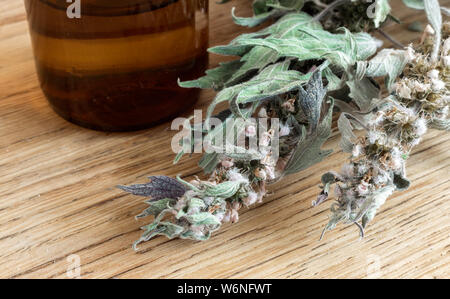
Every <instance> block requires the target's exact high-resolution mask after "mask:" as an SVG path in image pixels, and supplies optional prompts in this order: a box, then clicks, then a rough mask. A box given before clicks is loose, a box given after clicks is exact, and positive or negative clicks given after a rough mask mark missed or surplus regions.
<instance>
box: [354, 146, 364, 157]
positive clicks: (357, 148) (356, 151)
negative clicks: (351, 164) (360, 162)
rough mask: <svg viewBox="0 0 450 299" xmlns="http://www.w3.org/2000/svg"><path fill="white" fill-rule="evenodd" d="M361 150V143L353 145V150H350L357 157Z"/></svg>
mask: <svg viewBox="0 0 450 299" xmlns="http://www.w3.org/2000/svg"><path fill="white" fill-rule="evenodd" d="M362 152H363V148H362V146H361V144H357V145H355V146H354V147H353V151H352V155H353V157H354V158H357V157H359V156H360V155H361V154H362Z"/></svg>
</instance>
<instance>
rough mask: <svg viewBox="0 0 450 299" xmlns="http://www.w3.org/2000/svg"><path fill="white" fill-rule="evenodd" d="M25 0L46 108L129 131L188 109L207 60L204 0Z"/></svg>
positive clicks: (101, 126)
mask: <svg viewBox="0 0 450 299" xmlns="http://www.w3.org/2000/svg"><path fill="white" fill-rule="evenodd" d="M80 3H81V9H80V12H81V14H80V15H81V17H80V18H76V17H74V18H69V16H68V8H69V5H70V3H67V2H66V0H25V5H26V8H27V12H28V20H29V24H30V33H31V39H32V44H33V49H34V54H35V59H36V67H37V71H38V75H39V79H40V82H41V87H42V89H43V91H44V93H45V95H46V97H47V98H48V100H49V102H50V104H51V106H52V107H53V109H54V110H55V111H56V112H57V113H58V114H59V115H61V116H62V117H64V118H66V119H67V120H69V121H71V122H74V123H77V124H79V125H82V126H85V127H89V128H92V129H98V130H105V131H129V130H137V129H142V128H146V127H149V126H151V125H154V124H156V123H159V122H162V121H164V120H168V119H170V118H171V117H174V116H175V115H177V114H179V113H181V112H183V111H184V110H186V109H188V108H190V107H191V106H192V105H193V104H194V103H195V101H196V100H197V97H198V93H199V91H198V90H196V89H184V88H180V87H178V84H177V80H178V79H179V78H180V79H181V80H191V79H194V78H197V77H199V76H201V75H202V74H203V72H204V70H205V69H206V67H207V63H208V58H207V52H206V49H207V47H208V0H80Z"/></svg>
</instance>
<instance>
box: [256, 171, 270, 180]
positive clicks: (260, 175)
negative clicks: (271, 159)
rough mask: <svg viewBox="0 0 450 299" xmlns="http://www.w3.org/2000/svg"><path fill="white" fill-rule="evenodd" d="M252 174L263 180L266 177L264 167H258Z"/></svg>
mask: <svg viewBox="0 0 450 299" xmlns="http://www.w3.org/2000/svg"><path fill="white" fill-rule="evenodd" d="M254 174H255V176H256V177H257V178H258V179H261V180H263V181H265V180H266V179H267V173H266V171H265V170H264V169H261V168H258V169H256V170H255V172H254Z"/></svg>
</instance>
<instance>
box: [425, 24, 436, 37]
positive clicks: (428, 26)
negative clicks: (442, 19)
mask: <svg viewBox="0 0 450 299" xmlns="http://www.w3.org/2000/svg"><path fill="white" fill-rule="evenodd" d="M424 32H425V33H426V34H428V35H434V34H435V33H436V32H435V31H434V29H433V27H431V25H430V24H428V25H427V27H425V31H424Z"/></svg>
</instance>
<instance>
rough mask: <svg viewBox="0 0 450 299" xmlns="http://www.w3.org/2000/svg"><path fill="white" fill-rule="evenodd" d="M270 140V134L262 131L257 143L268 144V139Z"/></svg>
mask: <svg viewBox="0 0 450 299" xmlns="http://www.w3.org/2000/svg"><path fill="white" fill-rule="evenodd" d="M271 140H272V136H271V135H270V133H268V132H264V133H263V134H262V136H261V139H260V140H259V144H260V145H261V146H269V144H270V141H271Z"/></svg>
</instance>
